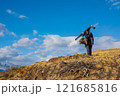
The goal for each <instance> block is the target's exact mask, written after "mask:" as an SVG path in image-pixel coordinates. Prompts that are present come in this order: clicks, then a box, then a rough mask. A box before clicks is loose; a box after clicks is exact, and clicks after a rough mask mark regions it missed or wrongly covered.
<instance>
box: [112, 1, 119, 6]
mask: <svg viewBox="0 0 120 96" xmlns="http://www.w3.org/2000/svg"><path fill="white" fill-rule="evenodd" d="M118 4H120V2H115V3H113V4H112V5H113V6H116V5H118Z"/></svg>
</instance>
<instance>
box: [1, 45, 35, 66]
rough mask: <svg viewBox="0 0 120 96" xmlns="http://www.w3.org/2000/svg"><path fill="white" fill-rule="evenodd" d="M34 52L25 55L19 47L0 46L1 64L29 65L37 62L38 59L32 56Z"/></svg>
mask: <svg viewBox="0 0 120 96" xmlns="http://www.w3.org/2000/svg"><path fill="white" fill-rule="evenodd" d="M30 55H32V53H28V54H27V55H23V54H22V53H21V52H20V51H18V50H17V49H14V48H11V47H10V46H5V47H4V48H0V64H2V65H4V64H7V65H8V66H12V65H19V66H21V65H28V64H32V63H35V62H36V59H34V58H32V57H30Z"/></svg>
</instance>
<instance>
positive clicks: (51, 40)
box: [35, 35, 84, 60]
mask: <svg viewBox="0 0 120 96" xmlns="http://www.w3.org/2000/svg"><path fill="white" fill-rule="evenodd" d="M44 38H45V39H44V40H43V44H42V49H38V50H36V51H35V53H36V54H37V56H38V57H39V58H40V59H41V60H48V59H50V58H51V57H56V56H65V55H71V54H77V53H80V52H82V51H83V50H84V46H83V45H79V42H78V41H75V37H74V36H73V37H61V36H59V35H44Z"/></svg>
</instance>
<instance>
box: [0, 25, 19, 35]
mask: <svg viewBox="0 0 120 96" xmlns="http://www.w3.org/2000/svg"><path fill="white" fill-rule="evenodd" d="M5 33H6V34H9V35H13V36H14V37H17V35H16V34H15V33H14V32H10V31H9V30H8V29H7V28H6V26H5V24H2V23H0V36H5Z"/></svg>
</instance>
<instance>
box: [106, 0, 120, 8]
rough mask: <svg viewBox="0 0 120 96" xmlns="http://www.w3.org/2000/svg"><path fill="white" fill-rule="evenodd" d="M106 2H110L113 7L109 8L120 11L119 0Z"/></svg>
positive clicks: (107, 0)
mask: <svg viewBox="0 0 120 96" xmlns="http://www.w3.org/2000/svg"><path fill="white" fill-rule="evenodd" d="M105 1H106V2H108V3H109V4H110V5H111V7H110V8H109V9H110V10H111V9H118V10H119V9H120V1H119V0H105Z"/></svg>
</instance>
